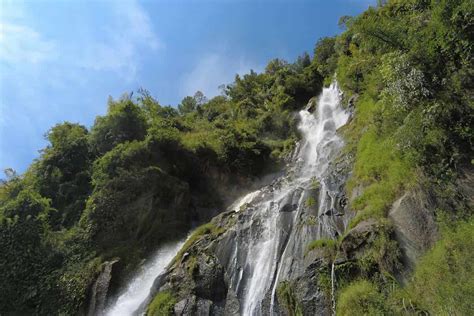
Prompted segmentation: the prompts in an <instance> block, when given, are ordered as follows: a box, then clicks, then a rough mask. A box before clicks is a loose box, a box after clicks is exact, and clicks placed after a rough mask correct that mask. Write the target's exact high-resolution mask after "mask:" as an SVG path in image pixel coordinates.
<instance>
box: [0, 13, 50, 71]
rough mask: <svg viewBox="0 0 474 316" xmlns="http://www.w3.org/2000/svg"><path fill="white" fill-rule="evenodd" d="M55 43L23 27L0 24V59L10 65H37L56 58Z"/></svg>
mask: <svg viewBox="0 0 474 316" xmlns="http://www.w3.org/2000/svg"><path fill="white" fill-rule="evenodd" d="M55 55H56V43H55V42H54V41H52V40H48V39H45V38H44V37H43V36H42V35H41V34H40V33H38V32H36V31H35V30H33V29H32V28H30V27H28V26H23V25H16V24H10V23H4V22H0V59H1V60H2V61H4V62H7V63H10V64H16V63H32V64H37V63H40V62H43V61H46V60H49V59H53V58H55V57H56V56H55Z"/></svg>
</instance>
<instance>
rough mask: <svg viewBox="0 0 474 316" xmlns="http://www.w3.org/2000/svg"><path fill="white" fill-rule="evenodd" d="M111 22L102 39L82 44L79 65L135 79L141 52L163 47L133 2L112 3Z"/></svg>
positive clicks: (142, 11)
mask: <svg viewBox="0 0 474 316" xmlns="http://www.w3.org/2000/svg"><path fill="white" fill-rule="evenodd" d="M110 5H111V8H110V9H111V12H112V13H113V20H111V21H110V22H109V23H108V25H107V27H106V29H105V34H103V35H105V40H102V41H97V40H91V41H89V42H88V43H85V44H86V45H84V47H85V50H84V55H83V56H81V58H80V66H81V67H84V68H89V69H93V70H112V71H115V72H117V73H119V74H121V75H122V76H123V77H125V78H129V79H130V78H131V77H134V75H135V73H136V70H137V62H136V60H137V59H138V58H139V51H140V50H141V49H151V50H153V51H156V50H158V49H159V48H163V47H164V45H163V44H162V43H161V41H160V40H159V39H158V37H157V35H156V34H155V32H154V31H153V25H152V23H151V21H150V18H149V16H148V14H147V13H146V12H145V11H144V10H143V8H142V7H141V6H140V5H139V4H138V3H137V2H136V1H117V2H111V3H110Z"/></svg>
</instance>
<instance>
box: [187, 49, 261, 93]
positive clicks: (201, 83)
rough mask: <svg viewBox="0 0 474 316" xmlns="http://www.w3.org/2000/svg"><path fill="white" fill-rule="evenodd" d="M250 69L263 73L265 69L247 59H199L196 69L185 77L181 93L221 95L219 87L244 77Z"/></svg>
mask: <svg viewBox="0 0 474 316" xmlns="http://www.w3.org/2000/svg"><path fill="white" fill-rule="evenodd" d="M250 69H253V70H255V71H261V70H262V69H263V67H261V66H258V65H256V64H255V63H252V62H249V61H248V60H246V59H245V58H232V57H231V56H227V55H225V54H217V53H213V54H209V55H206V56H204V57H203V58H201V59H199V61H198V63H197V64H196V65H195V67H194V68H193V69H192V70H191V71H190V72H188V73H187V74H185V75H184V76H183V80H182V88H181V93H182V94H183V95H193V94H194V93H195V92H196V91H198V90H199V91H202V92H203V93H204V95H206V96H207V97H213V96H216V95H218V94H219V91H218V90H219V89H218V87H219V85H221V84H228V83H231V82H233V81H234V77H235V75H236V74H239V75H243V74H245V73H248V72H250Z"/></svg>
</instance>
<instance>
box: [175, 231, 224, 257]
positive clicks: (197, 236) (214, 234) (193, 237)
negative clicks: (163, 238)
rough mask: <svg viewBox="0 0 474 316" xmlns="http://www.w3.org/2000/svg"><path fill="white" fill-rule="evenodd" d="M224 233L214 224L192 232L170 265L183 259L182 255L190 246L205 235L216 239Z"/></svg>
mask: <svg viewBox="0 0 474 316" xmlns="http://www.w3.org/2000/svg"><path fill="white" fill-rule="evenodd" d="M224 231H225V229H224V228H223V227H218V226H216V225H215V224H214V223H212V222H210V223H206V224H203V225H201V226H199V227H198V228H196V229H195V230H194V232H193V233H192V235H191V236H190V237H189V238H188V240H186V242H185V243H184V245H183V247H182V248H181V249H180V250H179V252H178V254H177V255H176V257H174V259H173V262H172V263H171V265H174V264H175V263H176V261H178V260H180V259H181V258H182V257H183V254H184V253H185V252H187V251H188V250H189V248H191V246H192V245H193V244H194V243H195V242H196V241H198V240H199V239H200V238H202V237H203V236H206V235H211V237H217V236H218V235H220V234H222V233H223V232H224Z"/></svg>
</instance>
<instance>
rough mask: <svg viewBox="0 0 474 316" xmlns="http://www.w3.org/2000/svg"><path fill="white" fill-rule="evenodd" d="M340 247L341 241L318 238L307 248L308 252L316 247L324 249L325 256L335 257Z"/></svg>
mask: <svg viewBox="0 0 474 316" xmlns="http://www.w3.org/2000/svg"><path fill="white" fill-rule="evenodd" d="M338 247H339V243H338V241H337V240H334V239H317V240H313V241H312V242H311V243H310V244H309V245H308V248H307V249H306V253H308V252H310V251H312V250H314V249H322V250H323V251H324V253H325V256H326V257H328V258H334V257H335V255H336V252H337V249H338Z"/></svg>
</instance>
